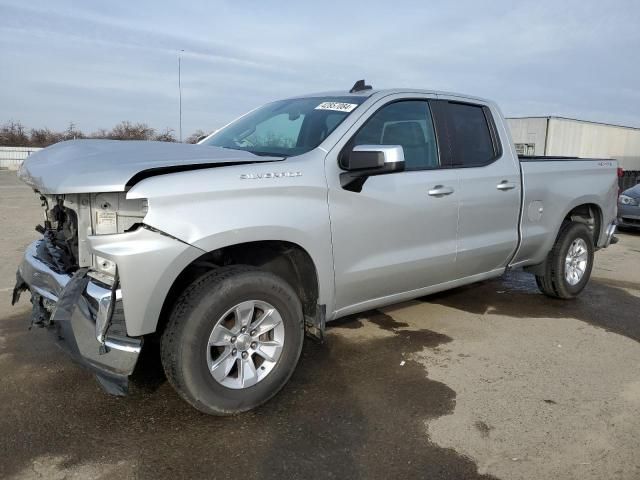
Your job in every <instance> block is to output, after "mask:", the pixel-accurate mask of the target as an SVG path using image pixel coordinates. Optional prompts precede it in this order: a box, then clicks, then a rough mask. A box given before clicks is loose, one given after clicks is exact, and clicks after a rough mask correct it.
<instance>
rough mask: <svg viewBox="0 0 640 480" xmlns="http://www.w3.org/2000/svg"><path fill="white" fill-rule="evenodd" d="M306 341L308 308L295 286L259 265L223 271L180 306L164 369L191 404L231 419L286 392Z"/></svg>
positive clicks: (165, 342)
mask: <svg viewBox="0 0 640 480" xmlns="http://www.w3.org/2000/svg"><path fill="white" fill-rule="evenodd" d="M303 338H304V322H303V315H302V307H301V304H300V300H299V299H298V297H297V296H296V294H295V292H294V291H293V289H292V288H291V286H290V285H288V284H287V283H286V282H285V281H284V280H282V279H281V278H279V277H277V276H275V275H273V274H271V273H268V272H264V271H261V270H258V269H255V268H252V267H245V266H231V267H222V268H219V269H217V270H214V271H213V272H211V273H209V274H207V275H205V276H204V277H201V278H200V279H198V280H196V281H195V282H194V283H193V284H192V285H191V286H190V287H188V288H187V290H186V291H185V292H184V293H183V294H182V295H181V297H180V298H179V299H178V301H177V302H176V305H175V307H174V309H173V312H172V314H171V317H170V319H169V323H168V325H167V328H166V330H165V332H164V334H163V337H162V345H161V347H162V363H163V366H164V369H165V372H166V374H167V378H168V379H169V382H170V383H171V384H172V385H173V387H174V388H175V389H176V390H177V391H178V393H179V394H180V395H181V396H182V397H183V398H184V399H185V400H186V401H187V402H189V403H190V404H191V405H193V406H194V407H195V408H197V409H198V410H200V411H202V412H205V413H209V414H214V415H230V414H234V413H239V412H243V411H246V410H250V409H252V408H255V407H257V406H258V405H260V404H262V403H264V402H266V401H267V400H269V399H270V398H271V397H273V396H274V395H275V394H276V393H277V392H278V391H279V390H280V389H281V388H282V387H283V386H284V384H285V383H286V382H287V380H288V379H289V377H290V376H291V374H292V373H293V370H294V369H295V366H296V364H297V362H298V359H299V357H300V351H301V349H302V343H303Z"/></svg>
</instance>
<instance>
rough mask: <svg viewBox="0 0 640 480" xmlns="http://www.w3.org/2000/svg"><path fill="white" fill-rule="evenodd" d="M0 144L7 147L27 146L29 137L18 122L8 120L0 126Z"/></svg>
mask: <svg viewBox="0 0 640 480" xmlns="http://www.w3.org/2000/svg"><path fill="white" fill-rule="evenodd" d="M0 145H4V146H9V147H27V146H29V137H28V136H27V133H26V131H25V128H24V126H23V125H22V124H21V123H20V122H14V121H13V120H10V121H9V122H7V123H5V124H4V125H2V126H1V127H0Z"/></svg>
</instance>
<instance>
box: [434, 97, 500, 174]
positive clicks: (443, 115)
mask: <svg viewBox="0 0 640 480" xmlns="http://www.w3.org/2000/svg"><path fill="white" fill-rule="evenodd" d="M431 106H432V111H433V116H434V119H435V125H436V132H437V135H438V140H439V142H440V145H441V155H442V156H443V157H444V158H445V160H444V161H443V163H445V164H446V165H448V166H451V167H454V168H462V167H481V166H485V165H488V164H490V163H493V161H495V160H496V159H497V158H499V157H500V155H501V154H502V148H501V145H500V139H499V137H498V135H497V131H496V128H495V123H494V121H493V116H492V115H491V111H490V110H489V108H488V107H486V106H484V105H477V104H471V103H466V102H465V103H463V102H455V101H449V100H436V101H432V102H431Z"/></svg>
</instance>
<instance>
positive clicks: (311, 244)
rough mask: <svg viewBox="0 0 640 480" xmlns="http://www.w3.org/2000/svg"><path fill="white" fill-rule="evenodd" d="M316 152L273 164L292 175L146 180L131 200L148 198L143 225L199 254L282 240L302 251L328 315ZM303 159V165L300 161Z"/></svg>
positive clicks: (261, 169)
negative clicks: (316, 275)
mask: <svg viewBox="0 0 640 480" xmlns="http://www.w3.org/2000/svg"><path fill="white" fill-rule="evenodd" d="M316 155H317V152H310V154H307V155H305V156H300V157H296V158H297V159H296V160H295V161H294V160H293V159H292V160H289V161H286V162H282V163H279V164H278V168H279V169H281V170H282V171H291V172H297V173H299V175H295V176H281V177H270V178H263V179H242V176H243V175H246V174H251V173H253V172H257V173H258V174H260V173H266V172H267V173H268V170H267V169H268V168H273V167H265V166H255V165H254V166H234V167H225V168H218V169H211V170H199V171H194V172H181V173H175V174H171V175H163V176H160V177H154V178H149V179H146V180H143V181H142V182H140V183H139V184H138V185H136V186H135V187H133V188H132V189H131V191H130V192H129V194H128V195H127V197H128V198H146V199H147V200H148V205H149V210H148V213H147V215H146V217H145V219H144V222H145V224H147V225H149V226H151V227H154V228H157V229H158V230H161V231H163V232H166V233H167V234H170V235H172V236H174V237H176V238H178V239H180V240H182V241H184V242H186V243H188V244H190V245H193V246H195V247H197V248H198V249H199V250H203V251H206V252H211V251H213V250H217V249H220V248H223V247H227V246H231V245H238V244H241V243H248V242H257V241H265V240H274V241H286V242H290V243H294V244H296V245H298V246H300V247H301V248H302V249H304V250H305V251H306V252H307V253H308V254H309V256H310V257H311V259H312V261H313V263H314V265H315V268H316V272H317V274H318V288H319V292H318V293H319V303H321V304H325V305H327V311H328V312H331V311H332V308H333V299H334V291H333V290H334V286H333V280H334V277H333V251H332V246H331V228H330V222H329V208H328V203H327V185H326V179H325V177H324V170H323V161H322V159H323V157H321V156H317V158H316ZM303 157H304V158H303Z"/></svg>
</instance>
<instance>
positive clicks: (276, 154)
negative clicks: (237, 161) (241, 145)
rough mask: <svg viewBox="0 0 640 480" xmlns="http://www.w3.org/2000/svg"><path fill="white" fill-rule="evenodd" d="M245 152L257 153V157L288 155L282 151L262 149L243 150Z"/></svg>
mask: <svg viewBox="0 0 640 480" xmlns="http://www.w3.org/2000/svg"><path fill="white" fill-rule="evenodd" d="M245 151H246V152H249V153H253V154H254V155H258V156H259V157H285V158H286V157H288V156H289V155H285V154H284V153H277V152H263V151H261V150H260V151H253V150H245Z"/></svg>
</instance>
